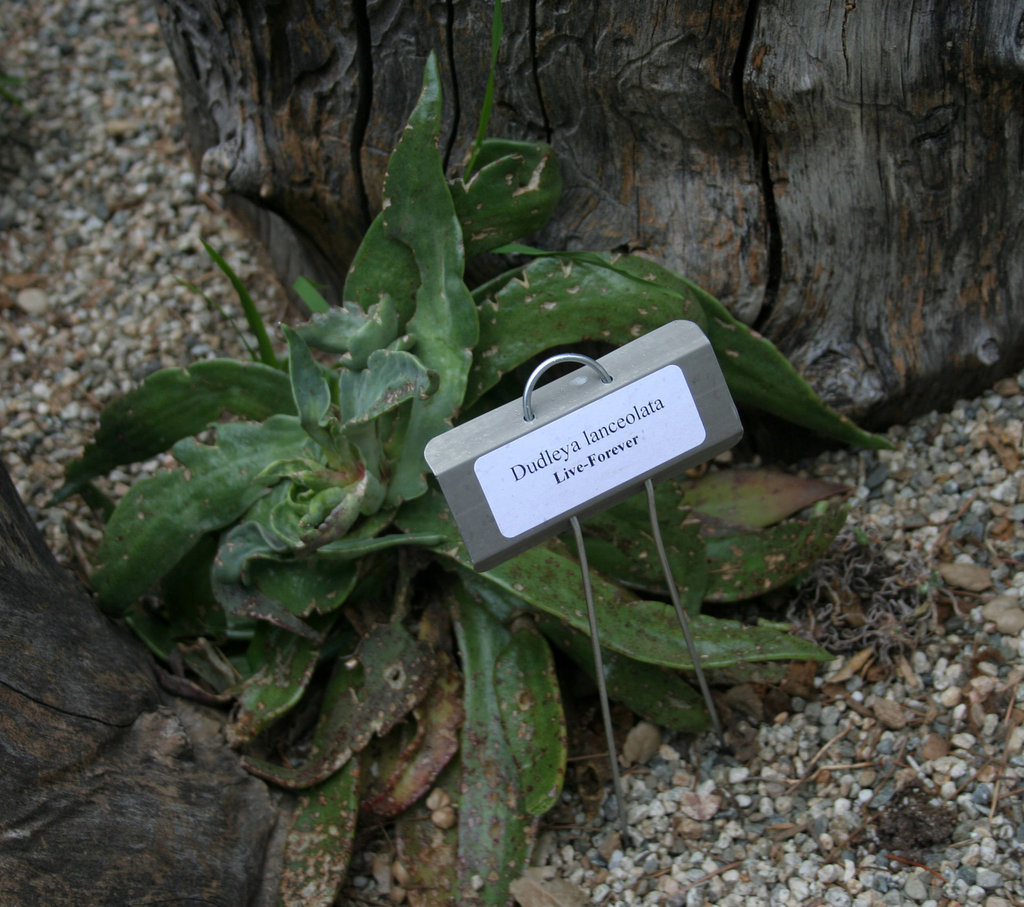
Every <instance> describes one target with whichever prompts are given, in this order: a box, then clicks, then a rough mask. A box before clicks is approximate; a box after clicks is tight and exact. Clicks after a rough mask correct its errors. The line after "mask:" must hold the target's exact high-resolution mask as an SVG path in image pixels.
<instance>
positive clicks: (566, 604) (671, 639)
mask: <svg viewBox="0 0 1024 907" xmlns="http://www.w3.org/2000/svg"><path fill="white" fill-rule="evenodd" d="M480 576H481V577H482V578H484V579H486V580H488V581H490V582H493V583H496V584H497V585H498V586H500V587H501V588H503V589H505V590H506V591H508V592H512V593H514V594H515V595H517V596H518V597H519V598H521V599H523V601H524V602H527V603H528V604H530V605H531V606H533V607H535V608H538V609H540V610H541V611H547V612H548V613H550V614H554V615H555V616H557V617H559V618H561V619H562V620H564V621H566V622H567V623H569V624H570V625H571V626H572V627H574V628H575V629H577V630H580V631H581V632H584V633H588V629H589V623H588V620H587V616H586V609H585V605H584V602H583V593H582V588H581V581H580V571H579V564H578V563H577V562H576V561H575V560H573V559H572V558H569V557H568V556H566V555H563V554H560V553H558V552H557V551H554V550H551V549H548V548H533V549H531V550H529V551H526V552H524V553H523V554H520V555H518V556H517V557H515V558H513V559H512V560H510V561H506V562H505V563H504V564H501V565H500V566H498V567H495V568H494V569H492V570H489V571H487V573H483V574H480ZM463 582H466V583H468V582H471V580H470V579H469V578H468V577H465V576H464V578H463ZM591 583H592V586H593V591H594V600H595V607H596V610H597V624H598V632H599V633H600V636H601V643H602V645H604V646H605V647H606V648H609V649H612V650H614V651H617V652H621V653H622V654H623V655H628V656H629V657H630V658H634V659H636V660H637V661H642V662H647V663H650V664H660V665H663V666H665V667H670V668H682V669H684V670H689V669H692V667H693V665H692V663H691V661H690V658H689V655H688V654H687V652H686V646H685V644H684V642H683V637H682V631H681V630H680V629H679V621H678V618H677V617H676V614H675V611H674V610H673V608H672V606H671V605H666V604H663V603H662V602H651V601H640V600H639V599H637V598H635V597H633V596H632V595H631V594H630V593H629V592H627V591H626V590H625V589H623V588H622V587H621V586H618V585H616V584H614V583H610V582H608V581H607V580H606V579H604V578H603V577H601V576H599V575H597V574H594V573H592V574H591ZM691 625H692V629H693V635H694V637H695V639H696V644H697V650H698V652H699V654H700V658H701V664H702V665H703V666H704V667H717V666H720V665H729V664H733V663H735V662H737V661H775V660H785V659H819V660H820V659H822V658H827V657H830V656H827V655H826V653H824V652H823V650H821V649H819V648H818V647H817V646H815V645H813V644H811V643H808V642H805V641H804V640H801V639H797V638H795V637H792V636H787V635H785V634H783V633H780V632H778V630H775V629H766V628H763V627H746V626H743V625H742V624H740V623H738V622H737V621H725V620H717V619H715V618H712V617H707V616H704V615H700V616H698V617H696V618H691ZM588 635H589V633H588Z"/></svg>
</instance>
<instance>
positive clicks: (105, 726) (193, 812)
mask: <svg viewBox="0 0 1024 907" xmlns="http://www.w3.org/2000/svg"><path fill="white" fill-rule="evenodd" d="M219 728H220V725H219V723H218V722H217V721H214V720H212V719H211V718H210V717H208V716H207V715H204V714H203V713H202V712H200V711H199V710H197V709H194V708H191V707H190V706H189V705H188V704H186V703H184V702H182V701H180V700H170V699H169V698H168V697H164V696H163V695H162V694H161V692H160V690H159V689H158V687H157V686H156V684H155V683H154V680H153V673H152V671H151V669H150V666H149V663H148V661H147V658H146V655H145V653H144V652H143V651H142V649H141V647H140V646H139V645H138V644H137V643H135V642H134V641H133V640H132V639H130V638H129V637H128V636H127V635H125V634H123V633H121V632H119V631H118V630H117V628H115V627H114V626H113V625H112V624H111V623H110V622H109V621H107V620H106V619H105V618H104V617H102V616H101V615H100V614H99V612H98V611H97V610H96V607H95V605H94V604H93V603H92V601H91V600H90V599H89V598H88V597H87V596H86V594H85V593H84V591H83V590H82V589H81V588H79V587H78V585H77V584H76V583H75V582H74V581H73V580H72V579H71V577H69V576H68V575H67V574H66V573H65V572H64V570H63V569H62V568H61V567H60V566H59V565H58V564H57V562H56V561H55V560H54V559H53V556H52V555H51V554H50V552H49V551H48V550H47V549H46V546H45V544H44V542H43V539H42V536H41V535H40V533H39V532H38V531H37V530H36V527H35V526H34V525H33V524H32V521H31V520H30V518H29V516H28V514H27V513H26V511H25V508H24V506H23V505H22V503H21V500H20V499H19V498H18V495H17V492H16V491H15V489H14V486H13V485H12V483H11V480H10V477H9V476H8V475H7V472H6V470H5V469H3V467H2V466H0V778H2V779H3V793H2V794H0V804H2V808H0V903H3V904H4V905H5V907H6V905H11V907H14V905H22V904H23V905H33V907H34V905H37V904H51V905H59V904H68V905H79V904H155V903H162V904H167V903H176V904H177V903H186V902H188V903H197V904H200V903H201V904H271V903H274V899H273V897H272V896H271V895H272V894H273V893H274V892H276V881H275V879H274V878H273V875H274V872H275V869H274V863H273V860H269V859H268V852H270V850H271V848H269V847H268V842H269V840H270V838H271V833H272V831H273V830H274V826H275V823H276V819H277V812H276V809H275V807H274V805H273V804H272V803H271V800H270V795H269V793H268V790H267V788H266V786H265V785H264V784H263V783H262V782H261V781H259V780H257V779H255V778H252V777H250V776H249V775H247V774H246V773H245V772H244V771H243V770H242V769H241V768H240V766H239V764H238V760H237V758H236V757H235V755H234V754H233V753H231V752H230V751H229V750H228V749H227V746H226V745H225V744H224V743H223V741H222V740H221V739H220V736H219ZM265 864H266V866H268V867H269V870H268V869H266V868H265ZM265 874H267V875H268V878H267V879H266V880H265V879H264V875H265ZM268 893H269V894H268Z"/></svg>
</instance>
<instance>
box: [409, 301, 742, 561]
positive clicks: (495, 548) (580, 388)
mask: <svg viewBox="0 0 1024 907" xmlns="http://www.w3.org/2000/svg"><path fill="white" fill-rule="evenodd" d="M571 358H575V359H580V360H586V357H571ZM587 361H590V362H593V360H587ZM596 362H597V365H596V366H595V367H593V368H591V367H587V366H584V367H582V368H580V369H578V370H577V371H574V372H572V373H571V374H568V375H565V376H564V377H561V378H558V379H556V380H554V381H552V382H551V383H549V384H546V385H543V386H541V387H537V388H536V390H533V389H532V383H533V381H534V378H533V376H531V381H530V383H528V385H527V389H526V395H525V397H524V400H523V401H522V402H519V401H514V402H512V403H508V404H506V405H504V406H501V407H498V408H497V409H494V410H491V412H489V413H485V414H484V415H482V416H480V417H478V418H476V419H473V420H472V421H471V422H467V423H465V424H464V425H460V426H458V427H457V428H454V429H452V430H451V431H449V432H446V433H445V434H443V435H439V436H438V437H436V438H434V439H433V440H431V441H430V442H429V443H428V444H427V446H426V451H425V455H426V459H427V463H428V464H429V466H430V468H431V470H433V472H434V474H435V475H436V476H437V479H438V482H439V483H440V485H441V490H442V491H443V492H444V495H445V498H446V499H447V501H448V504H449V506H450V507H451V510H452V513H453V514H454V516H455V521H456V523H457V524H458V527H459V531H460V532H461V533H462V537H463V539H464V540H465V543H466V548H467V550H468V551H469V556H470V557H471V558H472V560H473V565H474V566H475V567H476V569H477V570H488V569H490V568H491V567H494V566H496V565H497V564H500V563H501V562H502V561H504V560H506V559H508V558H510V557H512V556H513V555H515V554H518V553H519V552H520V551H524V550H525V549H527V548H530V547H531V546H533V545H535V544H537V543H538V542H540V541H542V540H543V539H545V538H548V537H550V536H552V535H556V534H558V533H560V532H562V531H563V530H564V529H566V528H568V521H569V518H570V517H572V516H577V517H580V518H581V519H582V518H583V517H586V516H587V515H589V514H592V513H597V512H599V511H601V510H604V509H606V508H607V507H610V506H612V505H613V504H616V503H618V502H619V501H621V500H624V499H625V498H627V497H629V496H630V495H632V494H634V493H635V492H636V491H637V490H639V488H640V486H641V485H642V484H643V483H644V482H645V481H646V480H647V479H651V480H652V481H657V480H658V479H661V478H667V477H670V476H675V475H677V474H679V473H680V472H682V471H683V470H685V469H689V468H690V467H692V466H696V465H698V464H700V463H703V462H704V461H706V460H709V459H711V458H712V457H714V456H715V455H716V454H719V453H721V452H722V451H724V450H727V449H728V448H730V447H732V446H733V445H734V444H735V443H736V442H737V441H738V440H739V439H740V437H741V436H742V434H743V429H742V426H741V425H740V420H739V415H738V413H737V412H736V407H735V404H734V403H733V400H732V396H731V395H730V393H729V389H728V387H727V386H726V383H725V378H724V377H723V376H722V370H721V368H720V367H719V365H718V360H717V359H716V358H715V354H714V351H713V350H712V348H711V344H710V342H709V341H708V339H707V337H705V336H704V334H703V332H702V331H701V330H700V328H699V327H697V325H696V324H694V323H693V322H690V321H673V322H671V323H669V324H666V325H664V326H662V327H660V328H657V329H656V330H654V331H651V332H650V333H648V334H645V335H644V336H642V337H639V338H638V339H636V340H634V341H632V342H631V343H628V344H626V345H625V346H622V347H620V348H619V349H617V350H613V351H612V352H610V353H608V354H607V355H606V356H602V357H601V358H600V359H598V360H596ZM602 370H603V372H604V375H603V377H604V378H607V379H609V380H607V383H606V382H605V381H604V380H602V374H601V371H602ZM535 374H536V373H535ZM530 416H533V417H534V418H532V421H528V420H529V417H530Z"/></svg>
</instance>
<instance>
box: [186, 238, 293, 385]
mask: <svg viewBox="0 0 1024 907" xmlns="http://www.w3.org/2000/svg"><path fill="white" fill-rule="evenodd" d="M200 242H202V244H203V248H204V249H206V252H207V254H208V255H209V256H210V258H212V259H213V261H214V263H215V264H216V265H217V267H218V268H220V269H221V271H222V272H223V273H224V275H225V276H226V277H227V279H228V280H230V281H231V286H232V287H234V290H235V294H236V295H237V296H238V301H239V303H241V306H242V311H243V312H245V320H246V321H247V322H248V323H249V330H250V331H252V333H253V336H254V337H255V338H256V343H257V344H258V345H259V351H260V361H261V362H262V363H263V364H264V365H269V366H272V367H273V368H280V366H281V364H280V363H279V362H278V360H277V356H275V355H274V347H273V345H272V344H271V343H270V337H269V336H268V335H267V329H266V327H265V326H264V324H263V319H262V318H260V313H259V310H258V309H257V308H256V303H255V302H253V300H252V296H250V295H249V290H248V289H247V288H246V286H245V284H244V283H243V282H242V279H241V278H240V277H239V276H238V275H237V274H236V273H235V272H234V271H233V270H232V269H231V266H230V265H229V264H228V263H227V261H225V260H224V257H223V256H222V255H221V254H220V253H219V252H218V251H217V250H216V249H214V248H213V246H211V245H210V244H209V243H208V242H207V241H206V240H205V239H203V240H200Z"/></svg>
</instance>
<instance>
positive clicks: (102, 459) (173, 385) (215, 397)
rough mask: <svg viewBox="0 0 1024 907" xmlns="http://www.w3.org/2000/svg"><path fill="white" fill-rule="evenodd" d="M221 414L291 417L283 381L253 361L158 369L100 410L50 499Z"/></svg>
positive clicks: (165, 446) (159, 450) (146, 454)
mask: <svg viewBox="0 0 1024 907" xmlns="http://www.w3.org/2000/svg"><path fill="white" fill-rule="evenodd" d="M223 412H229V413H233V414H234V415H236V416H242V417H243V418H245V419H251V420H253V421H261V420H263V419H266V418H268V417H269V416H272V415H274V414H275V413H285V414H288V413H294V412H295V404H294V403H293V402H292V396H291V390H290V387H289V384H288V376H287V375H286V374H285V373H284V372H282V371H280V370H278V369H276V368H271V367H270V366H267V365H263V364H261V363H258V362H235V361H233V360H230V359H213V360H210V361H208V362H197V363H195V364H194V365H192V366H190V367H189V368H187V369H180V368H168V369H161V370H160V371H158V372H155V373H154V374H152V375H150V376H149V377H148V378H147V379H146V380H145V381H144V382H143V383H142V384H141V385H140V386H139V387H138V388H136V389H135V390H133V391H131V392H129V393H127V394H125V395H124V396H123V397H119V398H118V399H116V400H114V401H113V402H111V403H110V404H108V405H107V406H105V407H104V409H103V412H102V414H101V415H100V427H99V430H98V431H97V432H96V437H95V438H94V439H93V440H92V442H91V443H90V444H89V445H88V446H87V447H86V449H85V452H84V453H83V454H82V457H81V459H78V460H75V461H73V462H72V463H70V464H68V468H67V472H66V476H65V482H64V487H63V488H61V490H60V491H59V492H58V493H57V497H56V500H64V499H65V498H67V497H68V496H69V495H72V494H74V493H75V492H77V491H78V489H79V488H81V487H82V485H84V484H85V483H86V482H88V481H89V480H91V479H93V478H95V477H96V476H99V475H104V474H105V473H107V472H109V471H110V470H111V469H113V468H114V467H115V466H123V465H124V464H126V463H136V462H138V461H140V460H146V459H148V458H149V457H152V456H155V455H156V454H159V453H163V451H165V450H168V449H169V448H170V447H171V445H173V444H174V443H175V442H176V441H180V440H181V439H182V438H187V437H189V436H191V435H196V434H199V432H201V431H203V430H204V429H205V428H206V427H207V426H208V425H209V424H210V423H211V422H214V421H216V420H217V418H218V417H219V416H220V415H221V413H223Z"/></svg>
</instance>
